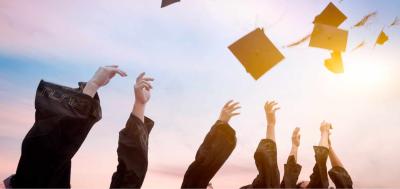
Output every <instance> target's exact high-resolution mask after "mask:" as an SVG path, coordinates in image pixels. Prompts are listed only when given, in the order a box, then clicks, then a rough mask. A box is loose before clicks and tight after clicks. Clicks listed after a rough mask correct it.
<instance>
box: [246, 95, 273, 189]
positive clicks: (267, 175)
mask: <svg viewBox="0 0 400 189" xmlns="http://www.w3.org/2000/svg"><path fill="white" fill-rule="evenodd" d="M277 105H278V103H276V102H275V101H272V102H268V101H267V102H266V103H265V105H264V110H265V114H266V117H267V129H266V130H267V133H266V138H265V139H262V140H261V141H260V143H259V144H258V147H257V150H256V152H255V153H254V160H255V162H256V167H257V170H258V175H257V177H256V178H255V179H254V180H253V182H252V183H251V184H250V185H247V186H243V187H242V188H279V179H280V178H279V169H278V163H277V149H276V143H275V123H276V120H275V113H276V111H277V110H279V108H278V107H276V106H277Z"/></svg>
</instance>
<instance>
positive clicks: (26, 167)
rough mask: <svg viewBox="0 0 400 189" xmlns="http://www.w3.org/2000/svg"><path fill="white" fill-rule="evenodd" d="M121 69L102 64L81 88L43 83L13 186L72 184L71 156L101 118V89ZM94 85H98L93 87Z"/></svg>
mask: <svg viewBox="0 0 400 189" xmlns="http://www.w3.org/2000/svg"><path fill="white" fill-rule="evenodd" d="M117 71H118V72H121V74H122V73H123V72H122V71H121V70H118V69H117V68H115V66H114V67H112V68H111V67H110V68H109V67H101V68H99V70H98V71H97V72H96V74H95V75H94V76H93V78H92V79H91V80H90V81H89V82H87V83H79V88H69V87H65V86H60V85H57V84H53V83H49V82H45V81H41V82H40V84H39V86H38V88H37V92H36V100H35V108H36V114H35V123H34V125H33V126H32V128H31V129H30V131H29V132H28V134H27V135H26V136H25V138H24V140H23V142H22V150H21V158H20V160H19V163H18V168H17V172H16V174H15V176H13V177H12V179H11V186H12V187H15V188H46V187H52V188H68V187H70V172H71V159H72V157H73V156H74V155H75V153H76V152H77V151H78V150H79V148H80V146H81V145H82V143H83V141H84V140H85V138H86V136H87V135H88V133H89V131H90V130H91V128H92V126H93V125H94V124H95V123H96V122H97V121H98V120H100V119H101V108H100V101H99V97H98V95H96V92H97V89H99V87H101V86H104V85H106V84H107V83H108V81H109V80H110V79H111V78H112V77H113V76H114V75H115V73H117ZM122 75H123V76H124V75H126V74H124V73H123V74H122ZM104 81H107V82H104ZM94 84H96V86H97V87H93V88H91V87H90V86H92V85H93V86H94ZM89 88H91V89H89ZM89 94H90V95H89Z"/></svg>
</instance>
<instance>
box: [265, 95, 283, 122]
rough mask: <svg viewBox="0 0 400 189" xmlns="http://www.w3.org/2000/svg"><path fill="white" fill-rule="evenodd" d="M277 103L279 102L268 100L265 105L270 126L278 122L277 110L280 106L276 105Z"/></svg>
mask: <svg viewBox="0 0 400 189" xmlns="http://www.w3.org/2000/svg"><path fill="white" fill-rule="evenodd" d="M277 105H278V103H276V102H275V101H272V102H269V101H267V102H266V103H265V105H264V110H265V114H266V116H267V122H268V126H275V123H276V118H275V112H276V111H277V110H279V109H280V108H279V107H276V106H277Z"/></svg>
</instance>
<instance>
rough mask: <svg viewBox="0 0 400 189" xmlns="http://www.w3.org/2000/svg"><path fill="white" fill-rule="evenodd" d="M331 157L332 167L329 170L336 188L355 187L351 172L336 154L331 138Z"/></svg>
mask: <svg viewBox="0 0 400 189" xmlns="http://www.w3.org/2000/svg"><path fill="white" fill-rule="evenodd" d="M329 159H330V161H331V165H332V168H331V169H330V170H329V171H328V174H329V177H330V178H331V180H332V182H333V183H334V184H335V186H336V188H353V181H352V180H351V177H350V175H349V173H348V172H347V171H346V169H345V168H344V166H343V164H342V162H341V161H340V159H339V157H338V156H337V155H336V153H335V151H334V150H333V148H332V145H331V142H330V140H329Z"/></svg>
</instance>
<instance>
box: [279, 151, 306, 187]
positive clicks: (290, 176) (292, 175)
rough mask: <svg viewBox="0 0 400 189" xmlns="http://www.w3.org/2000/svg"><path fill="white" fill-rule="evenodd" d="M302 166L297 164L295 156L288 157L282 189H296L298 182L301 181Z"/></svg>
mask: <svg viewBox="0 0 400 189" xmlns="http://www.w3.org/2000/svg"><path fill="white" fill-rule="evenodd" d="M300 171H301V165H299V164H297V163H296V159H295V158H294V155H291V156H289V157H288V160H287V162H286V164H285V172H284V175H283V180H282V182H281V188H296V187H297V186H296V184H297V180H298V179H299V175H300Z"/></svg>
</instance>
